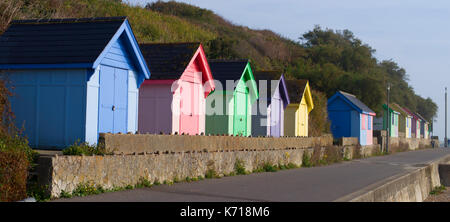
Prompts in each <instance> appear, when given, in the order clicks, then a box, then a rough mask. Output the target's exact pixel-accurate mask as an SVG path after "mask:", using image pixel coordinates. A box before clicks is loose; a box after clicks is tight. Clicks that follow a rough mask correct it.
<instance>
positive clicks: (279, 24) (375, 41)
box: [128, 0, 450, 140]
mask: <svg viewBox="0 0 450 222" xmlns="http://www.w3.org/2000/svg"><path fill="white" fill-rule="evenodd" d="M128 1H129V2H131V3H132V4H140V5H145V4H146V3H147V2H152V0H128ZM180 2H185V3H189V4H192V5H196V6H199V7H201V8H206V9H210V10H212V11H214V12H215V13H216V14H218V15H221V16H222V17H224V18H225V19H227V20H229V21H231V22H233V23H235V24H237V25H244V26H248V27H250V28H253V29H270V30H273V31H275V32H277V33H279V34H281V35H282V36H285V37H287V38H290V39H293V40H298V38H299V37H300V36H301V35H302V34H303V33H305V32H307V31H309V30H312V29H313V28H314V25H320V26H322V27H323V28H330V29H335V30H343V29H348V30H350V31H352V32H353V33H354V34H355V36H356V37H357V38H359V39H361V40H362V41H363V42H364V43H367V44H369V45H370V46H371V47H372V48H374V49H376V54H375V56H376V57H377V58H378V59H379V60H384V59H393V60H394V61H395V62H397V63H398V64H399V66H400V67H403V68H405V69H406V72H407V74H408V75H409V78H410V81H409V83H410V85H412V87H413V88H414V90H415V92H416V93H417V94H418V95H420V96H422V97H424V98H427V97H430V98H431V99H433V101H434V102H436V104H437V105H438V106H439V110H438V113H437V122H435V129H434V134H435V135H438V136H439V138H440V139H441V140H442V139H443V138H444V126H445V125H444V115H445V114H444V111H445V108H444V87H445V86H448V85H449V83H450V81H449V80H450V78H449V74H448V73H449V72H450V63H449V62H448V60H449V59H450V29H449V28H448V27H449V22H450V1H444V0H431V1H423V0H422V1H419V0H396V1H394V0H378V1H363V0H339V1H336V0H319V1H310V0H308V1H305V0H181V1H180ZM449 135H450V134H449Z"/></svg>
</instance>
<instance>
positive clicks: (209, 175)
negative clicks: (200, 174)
mask: <svg viewBox="0 0 450 222" xmlns="http://www.w3.org/2000/svg"><path fill="white" fill-rule="evenodd" d="M217 177H219V176H218V175H217V173H216V171H215V170H214V169H209V170H208V171H206V174H205V178H207V179H211V178H217Z"/></svg>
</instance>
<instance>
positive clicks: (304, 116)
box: [298, 101, 308, 136]
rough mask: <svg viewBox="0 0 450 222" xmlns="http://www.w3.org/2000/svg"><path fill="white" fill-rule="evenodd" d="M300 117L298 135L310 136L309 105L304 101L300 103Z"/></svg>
mask: <svg viewBox="0 0 450 222" xmlns="http://www.w3.org/2000/svg"><path fill="white" fill-rule="evenodd" d="M298 117H299V118H298V119H299V130H298V132H299V135H298V136H308V106H307V105H306V103H305V102H304V101H302V103H300V107H299V110H298Z"/></svg>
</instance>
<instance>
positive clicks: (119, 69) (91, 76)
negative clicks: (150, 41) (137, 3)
mask: <svg viewBox="0 0 450 222" xmlns="http://www.w3.org/2000/svg"><path fill="white" fill-rule="evenodd" d="M0 69H1V71H2V72H3V74H2V76H3V77H4V78H6V79H7V82H8V86H9V87H10V89H11V91H12V93H13V96H12V97H11V99H10V101H11V107H12V111H13V112H14V114H15V117H16V118H15V122H16V125H17V126H18V127H19V128H21V127H22V126H23V127H24V132H25V135H26V136H27V137H28V140H29V143H30V146H32V147H34V148H47V149H61V148H64V147H66V146H68V145H70V144H73V143H74V142H76V141H77V140H79V141H81V142H88V143H91V144H93V143H97V141H98V134H99V133H102V132H111V133H119V132H120V133H127V132H135V131H136V130H137V124H138V122H137V111H138V98H139V97H138V96H139V93H138V92H139V86H140V85H141V83H142V82H143V81H144V79H146V78H149V76H150V72H149V70H148V68H147V64H146V63H145V60H144V59H143V57H142V54H141V52H140V50H139V45H138V43H137V41H136V39H135V37H134V34H133V32H132V30H131V27H130V24H129V22H128V20H127V18H126V17H112V18H83V19H47V20H46V19H40V20H18V21H13V22H12V23H11V25H10V26H9V28H8V29H7V30H6V32H5V33H4V34H3V35H2V36H0Z"/></svg>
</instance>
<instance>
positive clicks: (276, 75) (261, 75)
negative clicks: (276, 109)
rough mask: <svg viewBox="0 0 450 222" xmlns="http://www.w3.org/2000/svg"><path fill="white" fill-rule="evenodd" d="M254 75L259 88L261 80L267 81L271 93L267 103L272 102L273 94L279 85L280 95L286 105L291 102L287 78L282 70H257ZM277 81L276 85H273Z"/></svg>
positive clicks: (268, 90)
mask: <svg viewBox="0 0 450 222" xmlns="http://www.w3.org/2000/svg"><path fill="white" fill-rule="evenodd" d="M253 77H254V78H255V81H256V84H257V85H258V89H259V87H260V85H259V84H260V80H262V81H266V87H267V92H268V93H270V95H269V98H267V105H269V104H270V102H271V99H272V96H273V94H274V93H275V92H272V90H275V89H276V88H277V87H279V90H280V95H281V97H282V99H283V100H284V107H285V108H286V106H287V105H288V104H289V103H290V99H289V94H288V90H287V87H286V80H285V79H284V75H283V74H281V72H280V71H255V72H253ZM273 83H275V84H276V85H272V84H273Z"/></svg>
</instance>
